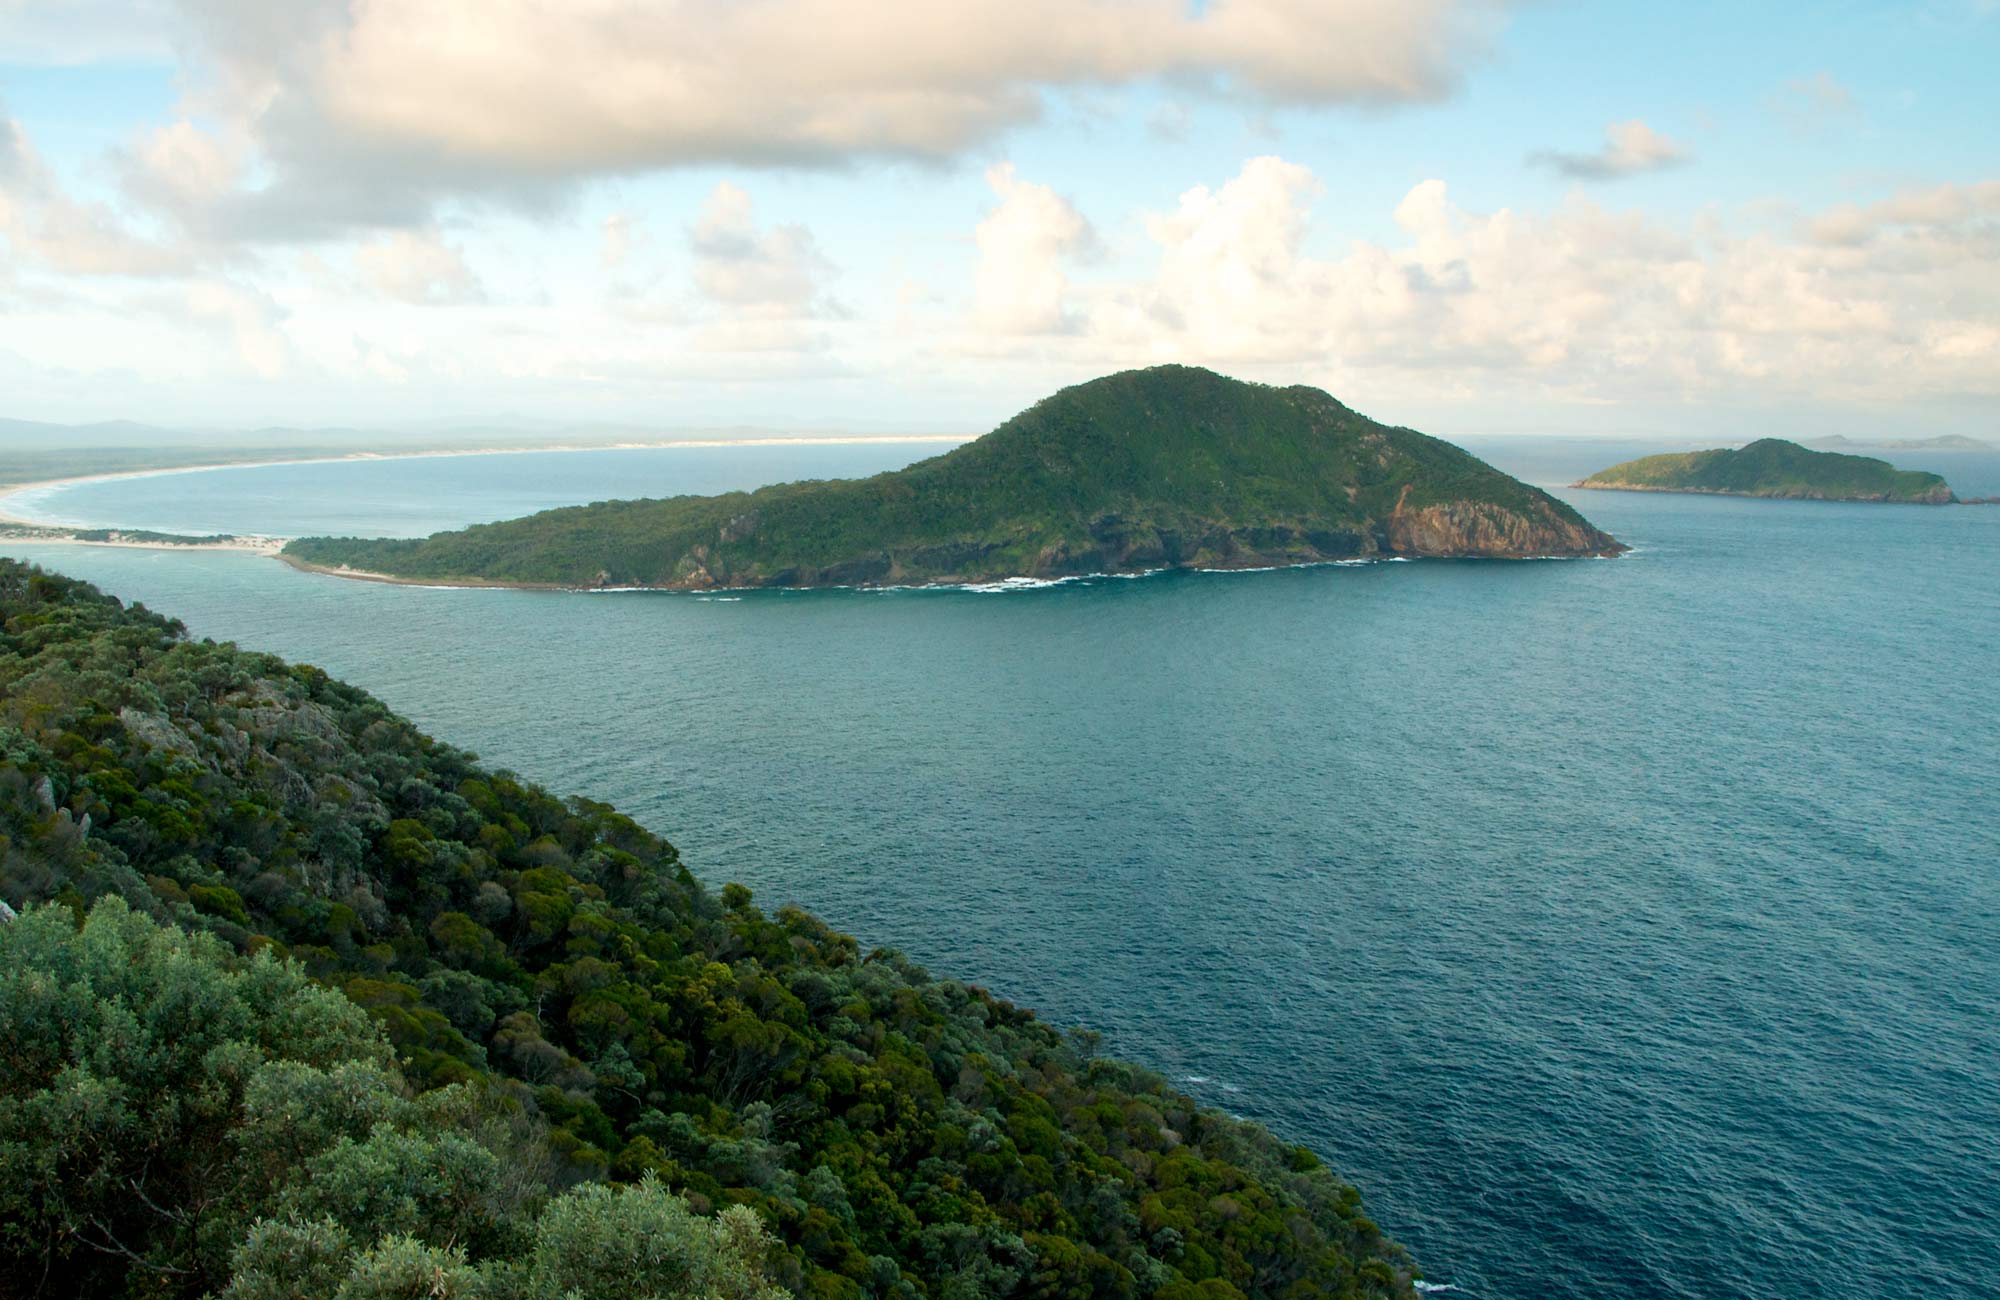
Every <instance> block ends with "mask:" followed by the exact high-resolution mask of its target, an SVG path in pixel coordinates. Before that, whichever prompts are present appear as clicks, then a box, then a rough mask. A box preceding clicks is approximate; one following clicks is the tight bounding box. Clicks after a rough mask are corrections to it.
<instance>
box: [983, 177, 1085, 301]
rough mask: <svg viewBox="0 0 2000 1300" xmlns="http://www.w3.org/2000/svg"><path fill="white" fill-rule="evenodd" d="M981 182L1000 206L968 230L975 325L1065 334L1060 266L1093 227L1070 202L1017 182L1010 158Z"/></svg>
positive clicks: (1065, 283)
mask: <svg viewBox="0 0 2000 1300" xmlns="http://www.w3.org/2000/svg"><path fill="white" fill-rule="evenodd" d="M986 183H987V184H988V185H989V186H991V187H992V189H993V192H994V194H995V195H997V196H998V197H999V199H1000V204H999V206H998V207H996V208H994V209H993V210H992V211H991V212H990V213H988V214H987V216H986V218H985V220H983V221H981V222H980V223H979V228H978V229H977V230H976V231H975V232H974V233H973V241H974V243H976V244H977V245H978V248H979V265H978V269H977V271H976V273H975V281H974V292H973V298H974V303H975V311H976V313H977V315H978V318H979V324H980V326H981V327H982V328H983V329H987V330H991V331H995V332H997V333H1000V334H1058V333H1063V332H1065V331H1066V330H1068V329H1070V328H1072V327H1073V325H1074V321H1073V320H1072V319H1071V318H1070V317H1069V315H1068V314H1067V312H1066V311H1065V309H1064V294H1065V292H1066V291H1067V290H1068V287H1069V277H1068V276H1067V275H1065V274H1064V273H1063V265H1064V263H1065V262H1068V261H1070V260H1072V259H1075V258H1077V257H1079V256H1083V255H1086V254H1088V253H1089V252H1090V251H1091V250H1092V248H1093V247H1094V246H1095V243H1096V234H1095V232H1094V231H1092V230H1091V227H1090V223H1089V222H1088V221H1085V220H1084V219H1083V214H1081V213H1080V212H1078V211H1077V210H1076V208H1075V206H1074V205H1073V204H1071V203H1070V201H1069V200H1068V199H1066V198H1064V197H1062V195H1060V194H1057V193H1056V192H1055V191H1054V190H1052V189H1050V188H1049V187H1048V186H1046V185H1035V184H1031V183H1029V182H1027V181H1023V180H1019V179H1017V178H1016V177H1015V175H1014V166H1013V164H1012V163H996V164H994V165H993V166H992V167H989V168H987V170H986Z"/></svg>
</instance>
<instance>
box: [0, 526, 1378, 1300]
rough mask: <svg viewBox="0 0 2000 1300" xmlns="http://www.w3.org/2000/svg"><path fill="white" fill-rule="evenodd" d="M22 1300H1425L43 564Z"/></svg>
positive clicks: (755, 929)
mask: <svg viewBox="0 0 2000 1300" xmlns="http://www.w3.org/2000/svg"><path fill="white" fill-rule="evenodd" d="M0 898H4V900H5V901H6V903H7V904H9V905H10V909H9V910H10V911H12V912H14V913H18V915H15V916H13V917H12V919H8V920H5V921H4V923H0V1296H8V1297H13V1296H21V1297H25V1296H50V1297H55V1296H62V1297H69V1296H121V1297H141V1296H143V1297H159V1298H160V1300H168V1298H171V1297H195V1296H205V1295H217V1296H222V1297H226V1298H228V1300H275V1298H276V1297H315V1298H319V1297H329V1296H333V1297H341V1298H344V1300H363V1298H364V1297H365V1298H371V1300H372V1298H375V1297H383V1298H387V1297H417V1296H426V1297H487V1298H491V1300H508V1298H515V1297H518V1298H520V1300H557V1297H572V1296H573V1297H577V1298H578V1300H597V1298H599V1297H604V1298H605V1300H609V1298H610V1297H614V1296H616V1297H639V1298H641V1300H644V1298H645V1297H660V1298H662V1300H664V1298H666V1297H683V1296H687V1297H693V1296H718V1297H760V1298H761V1297H775V1296H780V1295H798V1296H808V1297H843V1298H858V1297H938V1298H940V1300H942V1298H944V1297H952V1298H954V1300H957V1298H961V1297H962V1298H964V1300H973V1298H976V1297H989V1296H990V1297H998V1296H1037V1297H1074V1298H1075V1300H1084V1298H1086V1297H1100V1296H1101V1297H1157V1298H1158V1300H1234V1298H1235V1297H1307V1296H1401V1295H1407V1294H1409V1293H1410V1290H1411V1287H1410V1279H1411V1276H1412V1272H1413V1270H1412V1266H1411V1263H1410V1261H1409V1259H1408V1258H1407V1257H1406V1256H1405V1255H1404V1254H1403V1252H1402V1251H1401V1250H1400V1249H1399V1248H1398V1247H1396V1246H1395V1245H1394V1244H1393V1243H1391V1242H1389V1241H1387V1240H1386V1239H1385V1238H1384V1237H1383V1235H1382V1234H1381V1232H1380V1231H1379V1230H1378V1229H1377V1228H1376V1226H1375V1225H1374V1224H1373V1223H1371V1222H1370V1221H1369V1220H1368V1218H1367V1217H1366V1216H1365V1215H1364V1214H1363V1212H1362V1209H1361V1205H1360V1198H1359V1197H1358V1195H1357V1194H1356V1192H1355V1191H1354V1189H1353V1188H1352V1187H1350V1186H1348V1185H1347V1184H1345V1183H1343V1182H1342V1181H1340V1180H1339V1179H1338V1178H1336V1177H1335V1176H1334V1175H1333V1174H1332V1173H1331V1172H1330V1171H1328V1170H1327V1169H1326V1168H1325V1167H1324V1166H1323V1165H1322V1164H1321V1162H1320V1161H1319V1160H1318V1159H1317V1158H1316V1157H1315V1156H1314V1155H1313V1154H1312V1153H1311V1152H1310V1151H1307V1150H1305V1149H1304V1148H1301V1147H1296V1146H1289V1145H1286V1144H1284V1143H1282V1142H1280V1141H1279V1140H1277V1139H1276V1138H1274V1137H1273V1136H1272V1135H1271V1134H1269V1133H1268V1132H1266V1131H1265V1130H1263V1129H1262V1128H1260V1127H1258V1126H1256V1125H1254V1124H1249V1123H1245V1122H1242V1121H1239V1120H1235V1119H1232V1118H1229V1117H1227V1116H1225V1115H1222V1114H1219V1113H1217V1112H1214V1111H1211V1110H1205V1109H1203V1108H1202V1107H1200V1106H1198V1105H1196V1104H1195V1103H1194V1102H1193V1101H1192V1100H1190V1099H1189V1098H1188V1097H1186V1096H1184V1095H1182V1094H1180V1093H1178V1092H1176V1091H1174V1090H1173V1089H1172V1088H1170V1087H1168V1086H1167V1085H1166V1084H1165V1082H1164V1081H1163V1080H1162V1079H1161V1078H1160V1077H1159V1076H1157V1075H1154V1074H1152V1073H1149V1072H1148V1071H1146V1070H1143V1069H1140V1068H1137V1067H1134V1066H1131V1065H1127V1064H1123V1063H1120V1062H1116V1061H1110V1060H1105V1059H1101V1058H1099V1057H1097V1056H1096V1055H1095V1054H1094V1052H1093V1051H1092V1049H1091V1044H1090V1043H1089V1042H1088V1041H1087V1036H1083V1035H1065V1034H1062V1033H1059V1032H1057V1031H1056V1030H1055V1029H1053V1028H1051V1027H1050V1026H1048V1025H1047V1024H1045V1023H1044V1022H1042V1021H1041V1020H1040V1019H1038V1018H1037V1017H1036V1016H1035V1015H1034V1014H1033V1013H1032V1012H1030V1011H1027V1010H1024V1009H1021V1008H1018V1007H1015V1006H1012V1005H1010V1004H1009V1003H1007V1002H1006V1001H1003V1000H1001V999H999V998H997V997H994V996H993V995H991V994H989V993H987V992H985V991H984V990H982V989H979V988H977V987H975V986H970V985H966V984H962V983H958V982H955V981H952V980H939V979H933V978H932V977H930V976H929V975H928V974H926V973H925V972H924V971H923V970H921V969H919V968H918V967H916V966H914V965H912V964H911V963H910V962H908V961H907V960H905V959H904V958H902V957H900V956H899V955H897V954H896V953H895V952H892V951H886V950H876V951H863V950H862V949H861V948H860V946H859V945H858V944H857V943H856V941H855V940H854V939H852V938H851V937H849V936H847V935H843V934H840V933H837V932H835V931H833V930H832V929H830V928H828V927H827V926H826V925H825V924H823V923H821V922H820V921H818V920H816V919H815V918H814V917H812V916H810V915H808V914H807V913H805V912H802V911H799V910H796V909H793V908H783V909H779V910H778V911H776V912H774V913H766V912H765V911H764V910H763V909H761V908H759V907H758V906H757V905H756V904H755V902H754V900H753V899H752V897H751V894H750V891H748V890H746V889H744V888H742V887H741V886H739V885H730V886H728V887H726V888H724V889H723V890H721V891H720V893H714V892H711V891H710V890H708V889H707V888H705V887H704V886H703V884H702V883H701V882H700V881H699V880H697V879H696V878H695V876H694V875H693V874H691V873H690V872H689V871H688V869H687V868H686V867H685V866H684V865H683V864H682V863H681V861H680V859H679V856H678V855H677V854H676V852H675V851H674V848H673V846H672V845H670V844H669V843H667V842H666V841H665V840H662V839H660V838H659V837H658V836H656V835H653V834H651V833H649V832H648V831H646V830H645V829H643V828H641V827H640V826H638V825H637V824H636V823H634V822H633V821H632V820H630V819H629V818H627V817H624V816H622V815H621V814H619V813H618V812H616V811H615V810H614V809H612V808H610V807H607V806H606V805H604V804H601V803H596V802H593V801H590V800H588V799H580V798H579V799H568V800H564V799H559V798H557V797H555V796H553V795H551V794H549V793H548V792H546V791H544V790H542V789H540V788H538V787H536V786H534V785H532V784H530V783H528V782H525V781H522V780H520V779H518V778H516V777H514V776H511V775H509V774H507V773H505V772H501V771H495V770H493V769H490V768H488V767H485V766H483V765H481V764H480V763H479V762H478V761H477V760H476V758H475V757H474V756H473V755H471V754H468V753H466V752H464V751H462V750H458V749H454V748H452V747H451V746H449V745H447V744H443V743H440V742H438V741H435V740H432V739H431V738H429V737H427V736H425V735H423V734H422V733H420V732H419V731H417V730H416V729H415V728H414V727H413V726H411V725H410V724H409V723H408V722H406V721H404V720H403V719H401V718H399V717H397V716H396V715H394V714H393V713H391V712H389V710H387V709H386V708H384V707H383V706H382V705H381V704H380V703H379V702H377V701H376V700H374V699H372V698H370V697H369V696H368V695H367V694H366V693H364V692H362V691H360V690H357V689H355V688H353V687H351V686H347V685H344V684H342V683H341V682H338V681H336V680H334V679H332V678H331V677H329V676H328V675H327V674H326V673H324V672H321V671H319V670H318V669H315V668H312V667H309V666H307V665H303V664H288V663H285V662H283V661H281V660H279V659H276V658H274V657H272V656H269V655H263V654H257V653H253V652H249V651H244V650H240V649H238V648H237V647H235V646H234V645H229V644H217V643H214V642H210V641H199V640H194V639H192V638H190V637H189V636H187V635H186V633H185V632H184V630H183V629H182V628H181V626H180V625H179V624H177V623H175V622H174V621H172V620H170V619H168V618H164V617H162V616H160V615H156V614H153V613H151V612H149V611H147V610H145V609H144V608H143V607H139V606H131V607H127V606H124V605H122V604H120V603H119V602H118V601H117V600H115V599H113V598H111V597H109V596H106V595H104V594H102V593H100V592H98V591H97V590H96V589H95V588H93V587H90V586H88V585H87V584H83V583H79V582H74V581H71V580H68V579H65V578H62V577H59V576H56V575H53V574H49V573H45V572H41V571H39V570H37V569H33V568H30V567H28V566H24V565H21V564H18V563H14V562H12V561H0Z"/></svg>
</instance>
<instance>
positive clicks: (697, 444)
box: [0, 433, 971, 577]
mask: <svg viewBox="0 0 2000 1300" xmlns="http://www.w3.org/2000/svg"><path fill="white" fill-rule="evenodd" d="M970 440H971V438H970V435H964V434H941V433H911V434H855V435H848V436H840V435H827V436H812V435H803V434H801V435H774V436H771V437H760V438H681V439H668V440H660V441H627V442H601V443H567V444H551V445H548V446H535V447H440V448H433V449H431V450H428V451H356V452H350V453H348V454H346V455H343V456H304V457H287V456H276V457H272V458H270V459H268V460H240V461H221V462H217V463H213V464H205V465H170V466H163V467H161V468H158V469H130V470H119V471H116V472H114V473H108V474H78V475H73V476H71V477H67V478H51V479H39V480H35V481H32V482H26V483H6V484H0V541H33V542H36V543H46V544H57V545H65V546H125V547H137V548H141V549H149V550H195V549H212V550H230V551H254V552H259V553H262V554H266V555H276V554H277V553H278V552H279V551H281V550H283V549H284V545H285V543H286V542H288V541H290V540H291V538H290V537H262V536H258V537H252V536H235V537H230V538H228V539H226V540H218V541H202V540H196V541H186V542H167V541H158V540H152V541H148V540H139V539H125V538H119V539H110V540H89V539H85V538H81V537H77V536H75V534H76V533H78V532H100V531H105V530H110V531H112V532H118V531H125V530H121V528H120V527H119V526H118V525H115V524H89V525H84V524H69V523H59V522H55V521H51V520H48V519H42V518H37V517H35V515H34V514H33V513H32V512H30V511H27V510H24V509H23V508H22V507H21V506H20V505H19V504H18V500H17V499H18V498H19V497H21V496H23V495H25V494H27V493H30V492H35V493H41V492H46V491H48V490H49V489H51V488H65V487H74V486H77V485H80V484H84V483H105V482H110V481H112V480H116V479H137V478H162V477H165V476H167V475H170V474H207V473H213V472H215V471H218V470H231V469H259V468H263V467H266V466H271V465H336V464H341V463H344V462H347V461H363V460H367V461H374V460H436V459H440V458H443V457H449V456H528V455H542V454H548V453H552V452H579V451H652V450H666V449H670V448H676V447H687V448H704V447H708V448H713V447H812V446H829V447H833V446H853V445H857V444H874V443H936V444H939V445H954V446H955V445H957V444H960V443H964V442H968V441H970ZM27 530H33V531H32V532H30V531H27ZM130 531H140V530H130ZM298 567H300V568H307V567H309V566H305V565H300V566H298ZM341 576H343V577H361V576H363V575H361V574H358V573H345V574H342V575H341Z"/></svg>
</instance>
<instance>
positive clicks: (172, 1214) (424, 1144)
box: [0, 898, 781, 1300]
mask: <svg viewBox="0 0 2000 1300" xmlns="http://www.w3.org/2000/svg"><path fill="white" fill-rule="evenodd" d="M0 1024H5V1025H6V1026H8V1028H9V1030H10V1032H11V1034H12V1035H13V1037H11V1038H10V1040H9V1041H10V1043H11V1044H12V1050H10V1051H8V1052H7V1053H6V1054H4V1055H0V1250H4V1252H5V1255H6V1260H7V1265H8V1267H7V1268H6V1269H5V1271H4V1272H0V1295H6V1296H15V1295H20V1296H28V1295H49V1296H96V1295H115V1294H121V1293H123V1294H129V1295H147V1296H175V1295H200V1294H206V1293H210V1292H211V1291H212V1290H213V1289H214V1288H216V1287H219V1286H222V1284H223V1283H225V1281H226V1283H227V1287H226V1289H225V1290H224V1291H223V1295H224V1296H225V1297H226V1298H227V1300H278V1298H279V1297H286V1298H296V1300H322V1298H324V1297H329V1296H339V1297H350V1298H351V1300H360V1297H366V1296H382V1297H392V1296H393V1297H402V1296H408V1297H412V1300H415V1298H416V1297H436V1296H440V1295H464V1296H479V1297H485V1298H487V1300H566V1298H568V1297H572V1296H578V1295H590V1296H595V1295H603V1294H606V1291H605V1288H603V1287H601V1286H599V1287H595V1288H592V1287H588V1286H580V1285H579V1283H578V1280H577V1277H576V1275H577V1273H578V1272H579V1271H580V1267H581V1266H579V1265H578V1264H575V1263H568V1264H565V1260H566V1259H567V1258H568V1257H569V1256H570V1255H571V1254H572V1253H574V1252H577V1251H585V1250H587V1251H588V1252H589V1254H590V1257H591V1258H592V1259H594V1260H597V1261H599V1265H598V1267H599V1269H600V1271H608V1269H609V1268H610V1267H612V1266H613V1265H615V1266H616V1268H617V1270H618V1273H619V1278H620V1285H621V1286H622V1288H623V1290H622V1294H624V1295H629V1296H633V1297H637V1298H640V1300H684V1298H685V1300H693V1298H694V1297H701V1300H712V1298H714V1297H738V1298H740V1300H776V1297H777V1296H778V1295H780V1294H781V1293H779V1292H778V1291H777V1290H776V1289H775V1288H773V1287H772V1286H771V1285H770V1284H769V1282H768V1280H767V1278H766V1277H765V1274H764V1263H765V1261H766V1260H767V1258H768V1256H769V1254H770V1242H769V1240H768V1238H767V1236H766V1234H765V1232H764V1229H763V1227H762V1224H761V1223H760V1222H759V1220H758V1219H757V1217H756V1215H755V1214H754V1213H753V1212H751V1211H749V1210H747V1209H744V1208H742V1207H736V1208H734V1209H733V1210H731V1211H729V1212H726V1213H725V1214H723V1215H722V1216H720V1217H719V1218H705V1217H701V1216H697V1215H695V1214H694V1213H692V1212H691V1211H690V1209H689V1207H688V1205H687V1203H686V1201H685V1200H684V1199H683V1198H680V1197H677V1196H674V1195H672V1194H671V1193H669V1192H668V1191H667V1190H666V1189H665V1188H664V1187H662V1186H661V1185H660V1184H659V1183H658V1182H657V1181H650V1180H649V1181H646V1182H644V1183H642V1184H641V1185H639V1186H638V1187H635V1188H627V1189H611V1188H606V1187H603V1186H586V1187H582V1188H578V1189H575V1190H571V1191H568V1192H563V1193H561V1194H556V1192H557V1189H556V1187H555V1186H554V1183H555V1181H556V1178H555V1175H556V1174H557V1173H558V1169H557V1166H556V1164H555V1162H554V1161H553V1160H552V1159H551V1158H550V1156H549V1153H548V1150H547V1145H546V1141H545V1135H544V1133H543V1131H542V1130H541V1128H540V1126H539V1124H538V1123H536V1122H535V1121H534V1120H533V1119H532V1117H531V1116H529V1115H528V1114H527V1113H526V1111H525V1110H524V1108H523V1107H522V1105H521V1104H520V1098H519V1097H510V1096H509V1095H508V1093H509V1092H510V1091H513V1092H519V1091H520V1090H519V1089H518V1088H515V1089H509V1088H507V1087H505V1086H492V1085H486V1084H482V1085H478V1086H468V1085H465V1084H455V1085H452V1086H449V1087H445V1088H440V1089H435V1090H433V1091H431V1092H427V1093H425V1094H423V1095H422V1096H419V1097H414V1098H413V1097H411V1096H410V1095H409V1091H408V1088H407V1086H406V1085H405V1083H404V1080H403V1078H402V1077H401V1075H400V1074H399V1073H398V1072H397V1070H396V1069H395V1067H394V1065H393V1063H392V1059H391V1054H390V1049H389V1045H388V1043H387V1041H386V1040H385V1039H384V1038H383V1036H382V1033H381V1031H380V1029H379V1028H378V1027H377V1026H375V1025H374V1024H373V1023H371V1022H370V1020H369V1018H368V1017H367V1015H366V1014H364V1013H363V1012H361V1011H360V1010H359V1009H358V1008H356V1007H355V1006H354V1005H353V1004H351V1003H350V1002H348V1001H347V1000H346V999H344V998H342V997H341V996H340V995H339V994H338V993H335V992H333V991H332V990H329V989H325V988H322V987H319V986H316V985H315V984H313V983H312V981H311V980H310V979H309V978H308V977H307V976H306V975H305V973H304V972H303V971H302V970H301V969H299V967H298V966H297V965H296V964H295V963H291V962H286V961H281V960H279V959H276V958H274V957H273V956H272V955H271V953H270V952H269V951H268V950H266V951H263V952H260V953H258V954H257V955H256V956H255V957H253V958H250V959H248V960H239V959H236V958H234V957H232V956H231V955H230V954H229V953H228V950H227V948H226V947H225V946H224V945H223V944H222V943H220V942H219V941H218V940H217V939H216V938H215V937H214V936H212V935H206V934H199V933H197V934H189V933H187V932H185V931H183V930H180V929H177V928H175V927H172V926H165V925H161V924H159V923H158V922H155V921H152V920H150V919H148V918H146V917H144V916H142V915H139V914H137V913H134V912H133V911H131V910H130V909H129V908H128V907H127V906H126V905H125V903H124V902H123V901H121V900H119V899H117V898H105V899H103V900H101V901H99V902H98V904H97V905H96V906H95V907H93V908H92V909H91V910H90V913H89V915H88V919H87V920H85V921H84V922H83V923H82V924H81V925H79V924H78V920H77V917H76V915H75V914H74V913H73V912H72V911H71V910H70V909H68V908H66V907H63V906H60V905H54V906H48V905H45V906H42V907H39V908H30V909H29V910H28V912H27V913H26V914H25V915H23V916H21V917H18V918H16V919H14V920H12V921H10V922H8V923H6V924H5V925H4V926H0ZM627 1232H637V1233H643V1234H644V1237H643V1241H634V1242H630V1243H628V1244H627V1246H626V1248H625V1249H624V1250H623V1251H622V1252H617V1251H613V1250H612V1249H611V1248H610V1246H609V1245H608V1244H607V1242H608V1241H610V1240H615V1239H616V1238H617V1237H618V1236H620V1235H621V1234H624V1233H627Z"/></svg>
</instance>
